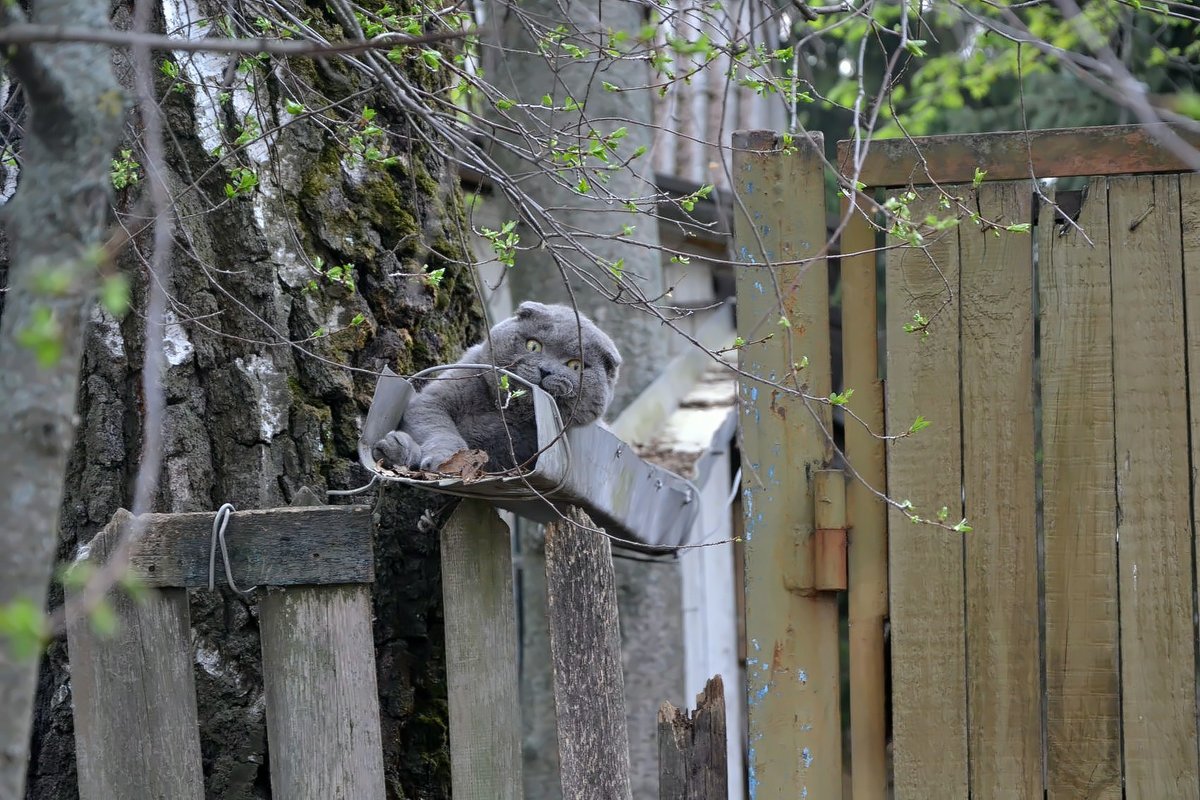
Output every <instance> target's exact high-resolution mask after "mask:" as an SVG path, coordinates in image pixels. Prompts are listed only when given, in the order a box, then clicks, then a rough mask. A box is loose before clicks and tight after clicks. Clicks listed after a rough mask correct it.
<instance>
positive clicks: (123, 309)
mask: <svg viewBox="0 0 1200 800" xmlns="http://www.w3.org/2000/svg"><path fill="white" fill-rule="evenodd" d="M100 305H102V306H104V310H105V311H107V312H108V313H109V314H112V315H113V316H114V317H116V318H117V319H123V318H124V317H125V314H126V313H127V312H128V311H129V279H128V278H126V277H125V275H123V274H121V273H117V274H116V275H106V276H105V277H104V280H102V281H101V282H100Z"/></svg>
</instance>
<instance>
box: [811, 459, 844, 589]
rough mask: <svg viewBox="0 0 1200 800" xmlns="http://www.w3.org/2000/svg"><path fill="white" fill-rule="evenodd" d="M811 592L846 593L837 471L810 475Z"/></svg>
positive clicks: (840, 484) (839, 474)
mask: <svg viewBox="0 0 1200 800" xmlns="http://www.w3.org/2000/svg"><path fill="white" fill-rule="evenodd" d="M812 487H813V517H814V520H813V521H814V527H815V530H814V531H813V588H814V589H816V590H817V591H818V592H843V591H845V590H846V585H847V583H846V479H845V477H844V476H843V475H842V471H841V470H838V469H823V470H819V471H817V472H814V473H813V482H812Z"/></svg>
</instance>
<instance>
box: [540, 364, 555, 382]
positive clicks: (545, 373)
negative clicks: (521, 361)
mask: <svg viewBox="0 0 1200 800" xmlns="http://www.w3.org/2000/svg"><path fill="white" fill-rule="evenodd" d="M538 372H540V373H542V380H545V379H546V378H548V377H550V376H551V375H553V374H554V370H552V369H547V368H546V367H538Z"/></svg>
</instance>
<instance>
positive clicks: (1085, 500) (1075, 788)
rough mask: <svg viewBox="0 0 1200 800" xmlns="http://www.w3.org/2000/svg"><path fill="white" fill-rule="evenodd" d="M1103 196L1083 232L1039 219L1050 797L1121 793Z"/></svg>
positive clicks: (1046, 215)
mask: <svg viewBox="0 0 1200 800" xmlns="http://www.w3.org/2000/svg"><path fill="white" fill-rule="evenodd" d="M1106 188H1107V184H1106V182H1105V181H1104V179H1100V180H1098V181H1093V183H1092V185H1091V190H1090V191H1089V192H1088V194H1087V197H1086V199H1085V200H1084V202H1083V206H1082V209H1081V211H1080V215H1079V219H1078V220H1077V221H1078V224H1079V227H1080V228H1082V229H1083V231H1082V232H1080V231H1079V230H1078V229H1076V228H1074V227H1072V226H1070V225H1067V224H1061V225H1059V224H1055V221H1054V217H1055V211H1054V207H1053V206H1051V205H1049V204H1044V205H1042V207H1041V210H1040V216H1039V221H1038V243H1039V247H1038V283H1039V301H1038V303H1039V307H1040V316H1041V365H1040V374H1041V387H1042V454H1043V457H1042V486H1043V490H1042V498H1043V499H1042V519H1043V522H1042V527H1043V530H1044V532H1045V533H1044V536H1045V567H1044V569H1045V587H1046V588H1045V598H1046V599H1045V605H1046V746H1047V764H1046V790H1047V794H1048V800H1075V798H1080V797H1086V798H1095V800H1119V798H1120V797H1121V728H1120V726H1121V679H1120V652H1119V635H1120V631H1119V628H1118V625H1117V508H1116V498H1117V489H1116V479H1115V474H1114V472H1113V470H1114V465H1115V457H1114V452H1113V379H1112V366H1113V361H1112V286H1111V284H1110V271H1109V251H1108V240H1109V235H1108V194H1107V191H1106ZM1085 236H1086V238H1085ZM1088 238H1090V239H1091V240H1092V243H1091V244H1089V242H1088V241H1087V239H1088ZM1093 245H1094V246H1093Z"/></svg>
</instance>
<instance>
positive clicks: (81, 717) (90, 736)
mask: <svg viewBox="0 0 1200 800" xmlns="http://www.w3.org/2000/svg"><path fill="white" fill-rule="evenodd" d="M130 519H132V515H130V514H129V513H128V512H127V511H119V512H118V513H117V514H116V515H114V517H113V521H112V522H111V523H109V525H108V526H107V527H105V528H104V530H102V531H101V532H100V533H98V534H97V535H96V537H95V538H94V539H93V540H92V543H91V545H90V553H89V558H90V559H91V560H93V561H96V562H98V563H103V562H104V561H106V560H107V559H108V556H109V553H110V552H111V550H112V548H113V547H115V546H116V543H117V542H116V538H117V535H118V532H119V531H120V530H121V528H122V526H123V525H125V524H127V522H128V521H129V520H130ZM110 599H111V600H112V601H113V605H114V608H115V611H116V615H117V628H116V631H115V632H114V634H113V636H111V637H104V636H98V635H96V633H95V632H94V631H92V629H91V624H90V623H89V621H88V620H87V619H86V618H84V619H80V618H78V613H77V609H76V607H75V602H77V598H76V597H74V596H73V595H68V603H69V608H68V621H69V624H68V627H67V649H68V652H69V655H70V660H71V701H72V711H73V713H74V718H75V753H76V761H77V764H78V770H79V796H80V798H81V800H111V798H114V797H170V798H179V800H201V798H203V797H204V773H203V771H202V769H201V759H200V726H199V723H198V722H197V718H196V687H195V683H194V679H193V675H192V668H193V667H192V665H193V660H194V658H193V650H192V642H191V631H190V624H191V623H190V615H189V613H188V598H187V591H186V590H184V589H162V590H149V591H148V592H147V595H146V597H145V598H144V601H143V602H141V603H135V602H133V601H132V600H131V599H130V598H129V597H128V596H127V595H125V594H124V592H120V591H117V592H115V593H113V594H112V595H110Z"/></svg>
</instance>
